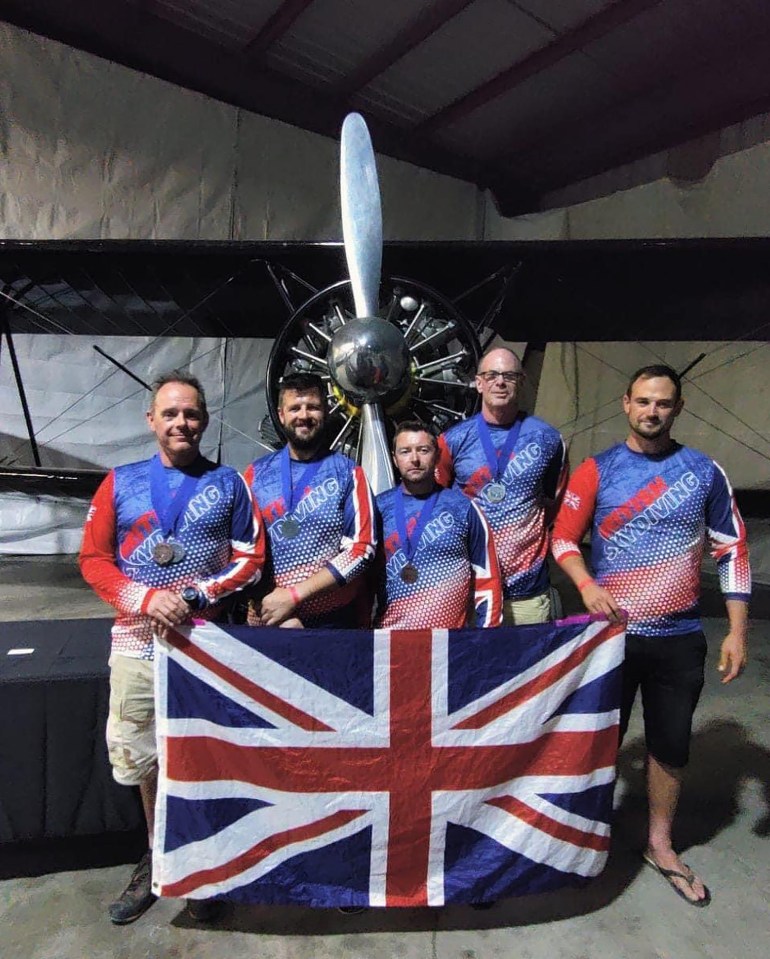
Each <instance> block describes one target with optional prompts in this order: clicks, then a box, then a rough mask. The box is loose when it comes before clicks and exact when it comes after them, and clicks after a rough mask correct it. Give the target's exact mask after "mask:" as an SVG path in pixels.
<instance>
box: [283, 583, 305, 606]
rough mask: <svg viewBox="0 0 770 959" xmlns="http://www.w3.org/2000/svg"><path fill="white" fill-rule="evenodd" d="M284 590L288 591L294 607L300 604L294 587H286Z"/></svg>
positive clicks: (300, 601)
mask: <svg viewBox="0 0 770 959" xmlns="http://www.w3.org/2000/svg"><path fill="white" fill-rule="evenodd" d="M286 589H287V590H288V591H289V596H291V601H292V603H294V605H295V607H296V606H300V605H301V604H302V600H301V599H300V596H299V593H298V592H297V587H296V586H287V587H286Z"/></svg>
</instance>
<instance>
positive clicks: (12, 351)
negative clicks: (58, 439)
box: [0, 310, 43, 466]
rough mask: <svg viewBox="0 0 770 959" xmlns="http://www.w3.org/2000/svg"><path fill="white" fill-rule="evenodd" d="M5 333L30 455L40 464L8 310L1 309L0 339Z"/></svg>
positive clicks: (36, 463) (36, 464) (37, 464)
mask: <svg viewBox="0 0 770 959" xmlns="http://www.w3.org/2000/svg"><path fill="white" fill-rule="evenodd" d="M3 333H5V339H6V342H7V343H8V355H9V356H10V358H11V366H12V367H13V375H14V378H15V379H16V389H17V390H18V391H19V399H20V400H21V408H22V411H23V413H24V422H25V423H26V424H27V434H28V436H29V444H30V446H31V447H32V456H33V458H34V460H35V466H42V465H43V464H42V462H41V461H40V450H39V449H38V447H37V440H36V439H35V431H34V429H33V427H32V417H31V416H30V413H29V404H28V403H27V394H26V392H25V390H24V383H23V381H22V378H21V370H20V369H19V361H18V359H17V358H16V347H15V346H14V345H13V337H12V336H11V325H10V323H9V322H8V311H7V310H3V320H2V330H1V331H0V340H2V334H3Z"/></svg>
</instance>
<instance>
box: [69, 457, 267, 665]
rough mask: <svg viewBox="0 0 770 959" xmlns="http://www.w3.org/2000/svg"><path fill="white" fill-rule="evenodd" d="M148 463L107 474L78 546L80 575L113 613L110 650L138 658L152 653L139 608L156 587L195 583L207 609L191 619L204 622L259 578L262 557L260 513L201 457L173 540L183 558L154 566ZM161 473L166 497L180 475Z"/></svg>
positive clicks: (227, 475) (237, 479)
mask: <svg viewBox="0 0 770 959" xmlns="http://www.w3.org/2000/svg"><path fill="white" fill-rule="evenodd" d="M151 462H152V460H142V461H140V462H138V463H129V464H127V465H126V466H119V467H117V469H114V470H112V471H111V472H110V473H108V474H107V476H106V477H105V479H104V480H103V481H102V483H101V485H100V486H99V489H98V490H97V491H96V494H95V495H94V498H93V500H92V502H91V507H90V509H89V511H88V518H87V520H86V525H85V529H84V531H83V544H82V546H81V549H80V569H81V572H82V574H83V578H84V579H85V580H86V582H87V583H89V585H90V586H91V587H92V588H93V589H94V590H95V591H96V593H97V594H98V595H99V596H100V597H101V598H102V599H103V600H104V601H105V602H107V603H109V604H110V605H111V606H114V607H115V609H116V610H117V611H118V615H117V617H116V619H115V624H114V626H113V627H112V651H113V652H115V653H121V654H123V655H126V656H133V657H134V658H137V659H152V658H153V655H154V646H153V629H154V627H153V622H152V620H151V619H150V617H149V616H147V615H146V610H147V604H148V603H149V601H150V600H151V599H152V596H153V594H154V593H155V592H157V590H159V589H172V590H176V591H179V590H181V589H183V588H184V587H185V586H195V587H196V588H197V589H199V590H200V591H201V592H202V593H203V594H204V595H205V596H206V598H207V600H208V602H209V604H211V605H210V607H209V608H208V609H205V610H203V611H202V612H201V613H198V614H197V615H199V616H200V617H202V618H208V616H211V615H213V614H214V613H215V612H216V609H212V608H211V607H212V606H213V605H214V604H216V603H217V602H218V600H220V599H223V598H224V597H225V596H228V595H229V594H230V593H233V592H235V591H236V590H239V589H243V587H244V586H248V585H249V583H252V582H255V581H256V580H258V579H259V576H260V572H261V569H262V565H263V563H264V553H265V546H264V535H263V534H262V531H261V524H260V522H259V515H258V513H257V511H256V508H255V505H254V502H253V500H252V497H251V493H250V492H249V489H248V487H247V486H246V484H245V483H244V482H243V479H242V477H241V476H239V475H238V473H237V472H236V471H235V470H234V469H231V468H230V467H229V466H217V465H216V464H214V463H210V462H209V461H208V460H204V459H203V458H201V459H200V460H198V462H197V463H196V464H195V465H196V474H197V473H198V472H199V473H200V476H199V478H198V481H197V483H196V485H195V488H194V490H193V493H192V496H191V498H190V502H189V503H188V505H187V508H186V510H185V512H184V515H183V516H182V517H180V522H179V525H178V529H177V530H176V532H175V533H174V535H173V541H174V542H177V543H179V544H181V546H182V547H183V548H184V557H183V558H182V559H181V561H179V562H174V563H172V564H170V565H168V566H159V565H158V564H157V563H156V562H155V561H154V560H153V558H152V551H153V548H154V547H155V546H157V545H158V544H159V543H160V542H162V541H163V539H164V537H163V531H162V529H161V523H160V520H159V518H158V516H157V514H156V512H155V510H154V508H153V505H152V494H151V489H150V464H151ZM164 474H165V476H166V480H167V484H168V489H169V490H170V491H172V492H174V491H176V490H178V489H179V487H180V486H181V485H182V481H183V480H184V479H185V476H186V475H187V474H186V473H184V472H183V471H182V470H178V469H173V468H170V467H165V468H164Z"/></svg>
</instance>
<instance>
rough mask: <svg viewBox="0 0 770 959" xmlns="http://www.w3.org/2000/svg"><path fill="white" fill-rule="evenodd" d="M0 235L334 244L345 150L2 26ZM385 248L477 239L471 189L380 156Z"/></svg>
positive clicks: (476, 203)
mask: <svg viewBox="0 0 770 959" xmlns="http://www.w3.org/2000/svg"><path fill="white" fill-rule="evenodd" d="M0 49H1V50H2V70H3V80H4V82H3V83H2V84H1V85H0V156H2V159H3V163H2V164H0V238H5V239H46V240H53V239H183V240H308V241H309V240H316V241H318V240H338V239H340V237H341V227H340V216H339V200H338V185H337V184H338V177H339V172H338V171H339V144H338V143H337V142H335V141H333V140H330V139H328V138H326V137H322V136H319V135H317V134H313V133H308V132H306V131H303V130H299V129H297V128H296V127H292V126H289V125H288V124H285V123H281V122H279V121H277V120H270V119H267V118H265V117H260V116H256V115H255V114H252V113H248V112H246V111H243V110H240V109H238V108H236V107H233V106H229V105H227V104H223V103H219V102H218V101H216V100H213V99H211V98H209V97H205V96H203V95H202V94H198V93H193V92H191V91H189V90H184V89H182V88H181V87H177V86H174V85H173V84H171V83H167V82H165V81H163V80H158V79H156V78H155V77H151V76H148V75H146V74H142V73H139V72H137V71H134V70H130V69H128V68H127V67H123V66H119V65H117V64H114V63H110V62H108V61H106V60H102V59H100V58H99V57H95V56H93V55H91V54H88V53H83V52H80V51H77V50H74V49H72V48H71V47H68V46H66V45H64V44H61V43H57V42H55V41H52V40H48V39H44V38H42V37H38V36H36V35H34V34H31V33H27V32H26V31H24V30H20V29H18V28H16V27H13V26H11V25H9V24H6V23H0ZM378 168H379V177H380V186H381V192H382V201H383V221H384V234H385V238H386V239H390V240H429V239H457V240H461V239H464V240H469V239H479V238H480V224H481V222H482V217H481V212H482V210H483V198H482V196H481V194H480V193H479V191H478V190H477V188H476V187H475V186H474V185H473V184H469V183H465V182H463V181H461V180H457V179H453V178H452V177H447V176H442V175H440V174H437V173H433V172H431V171H428V170H424V169H422V168H420V167H416V166H413V165H411V164H409V163H403V162H401V161H399V160H393V159H391V158H389V157H379V158H378Z"/></svg>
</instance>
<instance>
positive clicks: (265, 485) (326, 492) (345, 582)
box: [244, 452, 377, 627]
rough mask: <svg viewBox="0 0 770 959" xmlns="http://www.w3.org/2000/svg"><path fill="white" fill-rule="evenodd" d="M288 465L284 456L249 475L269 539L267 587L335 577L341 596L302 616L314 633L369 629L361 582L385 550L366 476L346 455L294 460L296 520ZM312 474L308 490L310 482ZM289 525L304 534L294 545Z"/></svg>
mask: <svg viewBox="0 0 770 959" xmlns="http://www.w3.org/2000/svg"><path fill="white" fill-rule="evenodd" d="M281 457H282V452H279V453H271V454H268V455H267V456H263V457H262V458H261V459H258V460H256V462H254V463H252V464H251V465H250V466H249V467H247V469H246V471H245V473H244V479H245V480H246V482H247V484H248V485H249V487H250V488H251V490H252V491H253V493H254V496H255V499H257V501H258V502H259V507H260V511H261V515H262V519H263V522H264V525H265V528H266V530H267V534H268V561H267V565H266V570H265V583H266V586H267V587H268V588H270V587H272V586H284V587H287V586H293V585H295V584H296V583H300V582H302V581H303V580H305V579H307V578H308V577H310V576H312V575H313V573H315V572H317V571H318V570H320V569H327V570H329V572H330V573H331V574H332V576H334V579H335V580H336V581H337V583H338V584H339V588H338V589H335V590H329V591H328V592H325V593H319V594H317V595H316V596H312V597H311V598H310V599H308V600H306V601H305V602H304V603H303V604H302V606H301V607H300V609H299V610H298V613H297V615H298V616H299V617H300V618H301V619H302V622H303V623H304V625H305V626H310V627H320V626H333V625H337V626H356V625H364V623H365V620H366V618H367V616H368V613H367V612H364V611H363V610H362V609H361V608H360V606H361V604H362V603H365V600H363V599H362V596H363V594H364V592H365V589H364V583H363V580H362V578H361V574H362V573H363V572H364V570H365V569H366V568H367V567H368V566H369V565H370V564H371V562H372V560H373V559H374V552H375V547H376V545H377V540H376V533H375V526H374V506H373V501H372V494H371V490H370V489H369V484H368V482H367V480H366V476H365V474H364V471H363V470H362V469H361V467H360V466H356V465H355V464H354V463H353V461H352V460H350V459H348V457H347V456H343V455H342V454H341V453H329V454H327V455H326V456H324V457H323V458H322V460H321V461H320V464H319V463H317V462H316V461H310V462H308V461H299V460H291V462H290V466H291V482H292V486H293V487H294V489H295V505H294V508H293V510H291V512H289V504H288V503H287V502H286V500H285V498H284V490H283V483H282V474H281ZM316 466H317V467H318V468H317V469H315V467H316ZM309 474H312V478H311V482H310V484H309V485H308V484H307V483H306V482H305V481H304V480H303V477H304V476H305V475H309ZM288 518H291V519H292V521H293V522H294V523H296V524H297V525H298V527H299V529H298V531H297V533H296V535H294V536H291V537H290V536H286V535H285V534H284V532H283V527H284V523H285V522H286V520H287V519H288Z"/></svg>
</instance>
